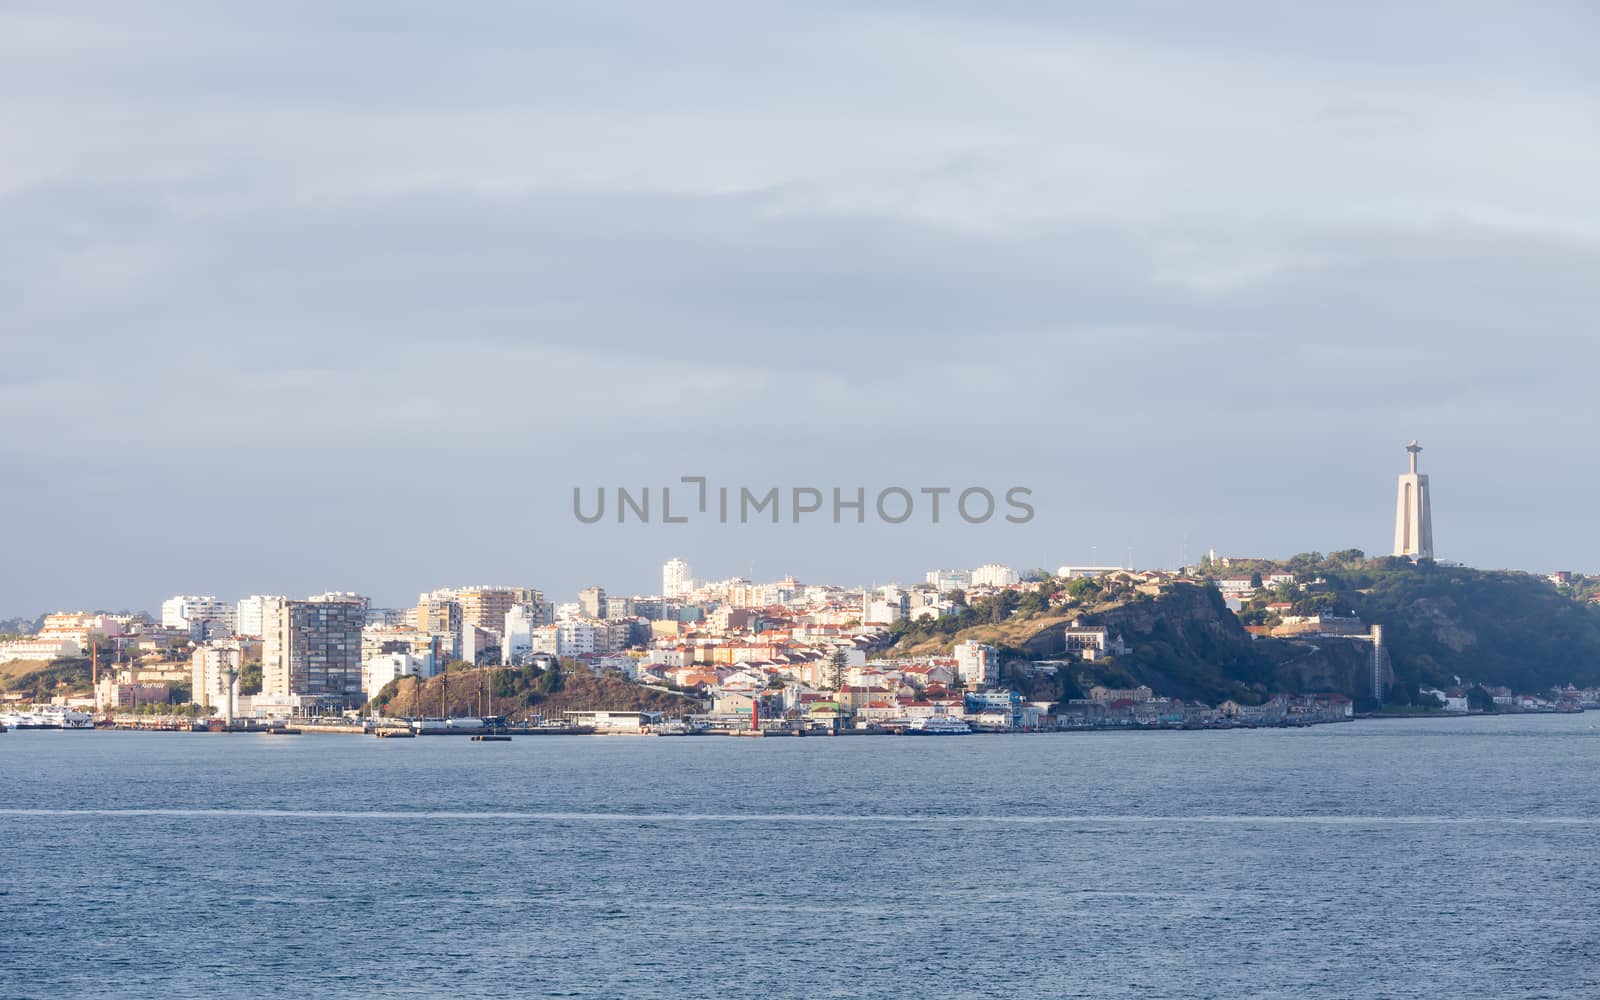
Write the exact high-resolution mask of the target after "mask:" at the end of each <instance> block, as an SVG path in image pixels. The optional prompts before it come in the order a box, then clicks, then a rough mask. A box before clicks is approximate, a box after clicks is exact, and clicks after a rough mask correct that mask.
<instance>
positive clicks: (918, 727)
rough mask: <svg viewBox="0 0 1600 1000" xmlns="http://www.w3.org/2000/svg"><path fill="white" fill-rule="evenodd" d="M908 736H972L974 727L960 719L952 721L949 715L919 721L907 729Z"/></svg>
mask: <svg viewBox="0 0 1600 1000" xmlns="http://www.w3.org/2000/svg"><path fill="white" fill-rule="evenodd" d="M906 735H907V736H971V735H972V727H971V726H969V725H967V724H966V723H965V722H962V721H961V720H960V719H952V718H950V717H949V716H947V715H935V716H932V717H930V718H927V719H918V720H917V721H916V722H913V723H912V724H911V725H909V726H907V727H906Z"/></svg>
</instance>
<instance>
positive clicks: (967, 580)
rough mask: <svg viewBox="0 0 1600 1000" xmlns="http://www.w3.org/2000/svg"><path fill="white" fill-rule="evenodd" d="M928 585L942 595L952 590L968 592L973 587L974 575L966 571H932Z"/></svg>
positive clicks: (928, 578)
mask: <svg viewBox="0 0 1600 1000" xmlns="http://www.w3.org/2000/svg"><path fill="white" fill-rule="evenodd" d="M926 579H927V581H928V584H929V585H930V586H931V587H933V589H934V590H936V591H938V592H939V593H941V594H948V593H950V591H952V590H966V589H967V588H969V587H971V586H972V573H971V572H970V571H968V570H964V569H930V570H928V575H927V577H926Z"/></svg>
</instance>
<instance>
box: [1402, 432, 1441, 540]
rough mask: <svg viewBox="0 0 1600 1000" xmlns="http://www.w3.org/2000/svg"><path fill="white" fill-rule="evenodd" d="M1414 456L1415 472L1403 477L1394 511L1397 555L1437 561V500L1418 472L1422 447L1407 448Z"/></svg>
mask: <svg viewBox="0 0 1600 1000" xmlns="http://www.w3.org/2000/svg"><path fill="white" fill-rule="evenodd" d="M1406 451H1408V452H1410V453H1411V471H1410V472H1405V473H1401V475H1400V490H1399V495H1398V497H1397V498H1396V500H1395V508H1394V554H1395V555H1397V556H1406V557H1408V558H1411V559H1432V558H1433V497H1432V491H1431V490H1429V488H1428V477H1427V476H1426V475H1423V474H1422V473H1419V472H1418V471H1417V455H1418V454H1419V453H1421V451H1422V445H1420V444H1417V443H1416V442H1415V441H1413V442H1411V443H1410V444H1409V445H1406Z"/></svg>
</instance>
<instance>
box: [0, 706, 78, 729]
mask: <svg viewBox="0 0 1600 1000" xmlns="http://www.w3.org/2000/svg"><path fill="white" fill-rule="evenodd" d="M0 725H3V726H4V727H5V728H7V729H93V728H94V718H93V717H92V716H90V715H89V713H87V712H79V711H76V710H74V709H70V708H47V709H44V710H42V711H35V712H12V713H10V714H7V715H4V716H0Z"/></svg>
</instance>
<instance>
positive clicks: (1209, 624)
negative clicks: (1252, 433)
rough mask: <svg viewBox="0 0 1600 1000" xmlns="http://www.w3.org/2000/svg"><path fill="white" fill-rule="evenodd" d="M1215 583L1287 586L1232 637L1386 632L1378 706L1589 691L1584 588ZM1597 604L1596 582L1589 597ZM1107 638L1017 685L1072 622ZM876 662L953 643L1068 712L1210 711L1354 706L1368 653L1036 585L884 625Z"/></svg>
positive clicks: (1195, 608) (1107, 588)
mask: <svg viewBox="0 0 1600 1000" xmlns="http://www.w3.org/2000/svg"><path fill="white" fill-rule="evenodd" d="M1202 570H1203V571H1204V572H1206V573H1209V574H1211V575H1212V576H1215V577H1223V576H1227V577H1252V578H1254V577H1256V576H1263V577H1264V576H1266V575H1269V574H1272V573H1275V572H1291V573H1294V574H1295V576H1296V578H1297V581H1298V582H1297V583H1296V584H1294V585H1285V586H1282V587H1280V588H1278V589H1277V590H1275V591H1271V592H1265V593H1262V594H1261V595H1259V596H1258V598H1257V599H1256V600H1255V601H1254V602H1253V603H1252V606H1251V607H1250V608H1249V609H1247V610H1246V611H1245V613H1244V615H1243V616H1242V617H1243V620H1244V623H1251V624H1258V623H1262V622H1265V621H1269V620H1276V618H1277V615H1276V613H1271V614H1269V612H1268V611H1267V609H1266V605H1267V604H1268V603H1270V602H1274V601H1282V602H1286V603H1288V604H1289V605H1290V606H1291V607H1290V611H1289V613H1291V614H1298V615H1314V614H1333V615H1351V614H1353V615H1356V616H1358V617H1360V618H1361V620H1362V621H1363V622H1364V623H1366V624H1369V625H1370V624H1381V625H1383V626H1384V632H1385V642H1386V644H1387V648H1388V650H1389V654H1390V661H1391V664H1392V667H1393V678H1392V681H1393V683H1392V685H1390V686H1389V687H1388V688H1387V691H1386V700H1391V701H1399V702H1401V703H1414V702H1417V701H1418V700H1419V699H1418V696H1417V688H1418V687H1419V686H1439V687H1445V686H1450V685H1453V684H1455V683H1456V680H1455V679H1456V678H1457V677H1460V678H1461V681H1462V682H1463V683H1467V684H1486V685H1499V686H1506V687H1510V688H1512V689H1513V690H1515V691H1518V692H1529V693H1532V692H1538V691H1544V690H1547V689H1549V688H1551V687H1554V686H1559V685H1564V684H1567V683H1575V684H1578V685H1580V686H1589V685H1594V684H1600V605H1595V604H1593V603H1591V602H1590V601H1589V599H1588V598H1589V597H1590V596H1591V595H1590V594H1589V590H1590V589H1591V587H1590V583H1591V581H1590V580H1589V578H1584V577H1575V578H1574V585H1569V586H1565V587H1562V588H1557V587H1555V586H1553V585H1552V584H1551V583H1550V582H1549V581H1548V580H1546V579H1545V578H1543V577H1539V576H1534V575H1532V574H1528V573H1520V572H1511V571H1489V570H1476V569H1470V568H1466V567H1451V566H1440V565H1438V564H1437V563H1434V562H1431V561H1424V562H1421V563H1415V564H1414V563H1412V562H1411V561H1409V560H1406V559H1394V558H1389V557H1378V558H1371V559H1369V558H1367V557H1366V556H1365V554H1364V553H1362V552H1361V551H1359V550H1357V549H1346V550H1343V551H1339V552H1334V553H1330V554H1328V555H1322V554H1321V553H1316V552H1311V553H1304V554H1301V555H1297V556H1294V557H1293V558H1291V559H1286V560H1254V561H1251V560H1232V561H1231V562H1230V565H1228V566H1227V567H1226V568H1224V567H1221V566H1202ZM1594 588H1595V589H1600V581H1595V582H1594ZM1079 617H1081V618H1083V619H1084V621H1085V623H1087V624H1091V625H1093V624H1103V625H1106V626H1107V627H1108V628H1111V629H1112V630H1113V631H1114V632H1116V633H1118V634H1121V635H1122V637H1123V638H1124V639H1125V640H1126V641H1127V642H1128V644H1129V645H1130V646H1132V647H1133V649H1132V652H1131V653H1129V654H1128V655H1125V656H1122V657H1118V658H1108V659H1105V660H1101V661H1099V662H1096V663H1084V664H1079V663H1072V664H1070V665H1068V667H1067V668H1066V669H1065V670H1063V671H1059V672H1058V676H1056V677H1031V676H1029V675H1028V674H1027V673H1026V672H1025V671H1023V670H1022V669H1020V668H1021V661H1024V660H1031V659H1050V658H1055V657H1058V656H1059V655H1060V654H1061V638H1060V635H1061V632H1060V630H1061V627H1062V626H1063V625H1064V624H1065V623H1067V622H1068V621H1070V620H1072V619H1074V618H1079ZM891 634H892V637H893V638H894V640H895V643H894V646H893V648H892V649H891V650H890V651H889V653H888V655H890V656H906V655H937V654H947V653H948V652H949V651H950V649H951V648H952V647H953V645H954V644H955V643H956V642H959V641H963V640H968V639H972V640H977V641H979V642H986V643H989V644H991V645H995V646H997V647H999V648H1000V649H1001V651H1002V655H1003V659H1004V660H1005V661H1006V665H1005V666H1004V667H1003V677H1004V679H1005V680H1006V681H1008V682H1009V683H1012V684H1013V685H1014V686H1016V687H1017V688H1018V689H1019V690H1022V691H1023V692H1024V693H1025V694H1026V695H1028V696H1029V697H1031V698H1038V699H1041V700H1043V699H1052V700H1059V699H1061V698H1072V697H1080V696H1082V694H1083V693H1084V692H1085V691H1086V689H1087V688H1088V687H1089V686H1091V685H1093V684H1104V685H1106V686H1108V687H1131V686H1134V685H1135V684H1136V683H1142V684H1148V685H1149V686H1150V687H1151V688H1152V689H1154V690H1155V691H1156V692H1157V693H1158V694H1163V695H1168V696H1173V697H1180V698H1185V699H1189V698H1193V699H1197V700H1201V701H1205V702H1207V703H1210V704H1216V703H1217V702H1219V701H1221V700H1223V699H1225V698H1232V699H1234V700H1237V701H1240V702H1244V703H1259V702H1260V701H1261V700H1263V699H1265V698H1266V697H1268V696H1269V695H1271V694H1272V693H1275V692H1279V691H1283V692H1288V693H1314V692H1318V691H1337V692H1340V693H1343V694H1346V695H1349V696H1351V697H1353V698H1356V699H1357V700H1358V701H1363V700H1366V698H1367V695H1368V690H1367V687H1368V684H1369V678H1370V672H1369V671H1370V668H1369V667H1368V663H1369V662H1370V660H1369V651H1370V647H1369V646H1366V645H1365V644H1363V643H1360V642H1358V641H1355V640H1348V639H1333V640H1328V639H1321V638H1318V639H1316V640H1315V641H1297V640H1293V639H1267V638H1262V639H1253V638H1252V637H1251V636H1250V635H1249V634H1248V633H1246V632H1245V631H1244V630H1243V628H1242V624H1241V620H1240V616H1236V615H1234V614H1232V613H1230V612H1228V610H1227V608H1226V606H1225V605H1224V602H1223V599H1222V595H1221V594H1220V593H1219V592H1218V591H1217V590H1216V589H1214V588H1213V587H1210V586H1204V585H1201V584H1200V583H1199V582H1197V583H1178V584H1175V585H1172V586H1169V587H1167V588H1166V589H1165V590H1164V591H1163V592H1162V593H1161V594H1160V595H1159V596H1156V597H1151V596H1150V595H1149V594H1147V593H1141V592H1137V591H1134V590H1133V589H1132V588H1131V587H1129V586H1127V585H1126V584H1118V583H1116V582H1110V581H1108V582H1106V584H1105V585H1104V587H1103V588H1102V587H1101V585H1099V584H1097V583H1095V582H1093V581H1087V580H1074V581H1071V582H1070V583H1066V582H1063V581H1060V580H1053V579H1052V580H1045V581H1043V582H1042V583H1041V584H1040V586H1039V587H1037V588H1034V589H1032V590H1030V591H1028V592H1027V593H1024V594H1020V595H1019V594H1015V593H1008V594H1002V595H998V596H997V597H995V598H990V599H985V600H982V601H978V602H975V603H974V604H973V605H972V606H970V607H963V608H962V609H961V610H960V611H958V612H957V613H956V614H952V615H946V616H944V617H942V618H939V619H935V620H933V621H924V622H918V623H911V622H897V623H895V625H894V626H893V627H892V629H891Z"/></svg>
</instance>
